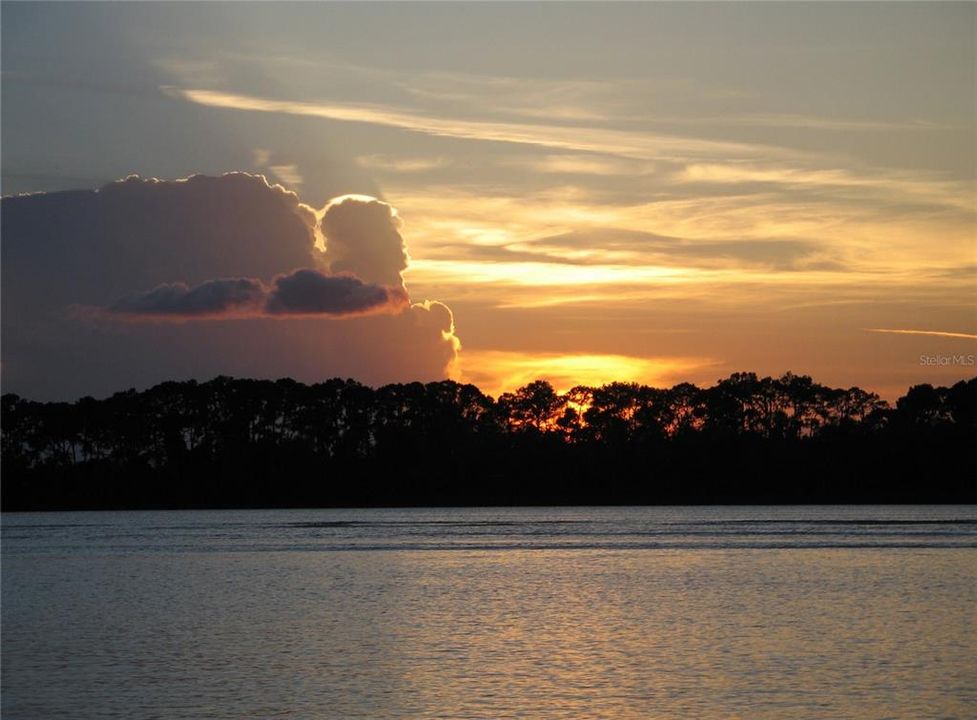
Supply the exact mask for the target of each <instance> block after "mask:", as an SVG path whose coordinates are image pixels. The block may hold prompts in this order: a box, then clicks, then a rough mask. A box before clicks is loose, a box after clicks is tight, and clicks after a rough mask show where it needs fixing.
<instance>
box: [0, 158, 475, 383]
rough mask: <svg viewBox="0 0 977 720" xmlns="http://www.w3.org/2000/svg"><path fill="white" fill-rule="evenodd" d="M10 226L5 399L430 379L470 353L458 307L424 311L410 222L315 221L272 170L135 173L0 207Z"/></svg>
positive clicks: (374, 216) (375, 206)
mask: <svg viewBox="0 0 977 720" xmlns="http://www.w3.org/2000/svg"><path fill="white" fill-rule="evenodd" d="M0 221H2V232H3V245H2V286H0V289H2V315H3V317H2V332H3V338H2V339H3V360H2V362H3V365H2V368H3V383H4V390H5V391H11V392H18V393H21V394H24V395H27V396H30V397H37V398H59V397H77V396H79V395H82V394H95V395H102V394H106V393H108V392H112V391H114V390H118V389H120V388H122V387H126V386H137V387H141V386H146V385H148V384H151V383H154V382H158V381H161V380H164V379H169V378H186V377H209V376H211V375H214V374H218V373H226V374H235V375H249V376H254V377H276V376H292V377H296V378H298V379H301V380H303V381H307V382H312V381H316V380H321V379H324V378H327V377H332V376H336V375H340V376H348V377H356V378H357V379H360V380H362V381H364V382H368V383H373V384H378V383H383V382H393V381H407V380H415V379H419V380H432V379H438V378H443V377H445V376H446V375H447V374H449V373H450V372H451V369H452V367H453V365H454V362H455V358H456V355H457V352H458V349H459V347H460V345H459V343H458V340H457V338H456V336H455V335H454V320H453V317H452V315H451V311H450V310H449V309H448V308H447V307H446V306H444V305H443V304H441V303H437V302H422V303H416V304H411V301H410V297H409V294H408V291H407V288H406V286H405V285H404V282H403V278H402V275H401V272H402V271H403V270H404V269H405V268H406V266H407V262H408V257H409V256H408V253H407V247H406V244H405V242H404V239H403V237H402V235H401V231H402V222H401V220H400V218H399V217H398V216H397V213H396V211H395V210H394V209H393V208H391V207H390V206H389V205H387V204H386V203H383V202H380V201H379V200H376V199H374V198H369V197H365V196H346V197H343V198H337V199H336V200H333V201H332V202H329V203H326V204H325V207H324V208H323V209H322V210H319V211H316V210H315V209H314V208H312V207H311V206H308V205H306V204H303V203H302V202H300V201H299V198H298V197H297V196H296V195H295V194H294V193H291V192H288V191H286V190H285V189H283V188H281V187H280V186H276V185H269V184H268V183H267V181H266V180H265V179H264V178H263V177H262V176H254V175H248V174H245V173H231V174H227V175H223V176H220V177H207V176H193V177H191V178H188V179H186V180H179V181H161V180H146V179H141V178H136V177H130V178H126V179H125V180H122V181H119V182H115V183H111V184H109V185H107V186H105V187H103V188H100V189H99V190H93V191H87V190H85V191H68V192H57V193H46V194H43V193H42V194H35V195H28V196H16V197H6V198H3V200H2V212H0ZM173 320H177V321H179V322H171V321H173ZM232 321H233V322H232Z"/></svg>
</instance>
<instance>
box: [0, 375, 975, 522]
mask: <svg viewBox="0 0 977 720" xmlns="http://www.w3.org/2000/svg"><path fill="white" fill-rule="evenodd" d="M0 441H2V470H3V484H2V506H3V509H4V510H25V509H56V508H138V507H146V508H149V507H259V506H278V507H281V506H324V507H325V506H364V505H365V506H377V505H473V504H485V505H508V504H611V503H614V504H617V503H634V504H644V503H760V502H776V503H786V502H973V501H977V491H975V485H974V481H973V478H975V477H977V442H975V441H977V378H973V379H971V380H967V381H961V382H958V383H956V384H955V385H953V386H952V387H933V386H931V385H917V386H914V387H911V388H910V389H909V390H908V392H907V393H906V395H905V396H903V397H901V398H899V400H898V401H897V402H896V403H895V406H894V407H890V406H889V404H887V403H886V402H884V401H882V400H881V399H879V397H878V396H877V395H875V394H872V393H869V392H866V391H864V390H861V389H859V388H848V389H838V388H830V387H826V386H823V385H820V384H818V383H816V382H814V381H813V380H812V379H811V378H810V377H806V376H798V375H793V374H791V373H788V374H786V375H784V376H783V377H780V378H772V377H758V376H757V375H756V374H754V373H735V374H733V375H731V376H729V377H728V378H725V379H722V380H720V381H719V382H717V383H716V384H715V385H714V386H712V387H710V388H699V387H696V386H695V385H691V384H688V383H682V384H680V385H676V386H675V387H672V388H668V389H661V388H652V387H647V386H644V385H638V384H635V383H619V382H615V383H610V384H607V385H603V386H601V387H585V386H578V387H575V388H572V389H571V390H569V391H567V392H565V393H562V394H560V393H558V392H556V391H555V390H554V389H553V387H552V386H551V385H550V384H549V383H548V382H546V381H543V380H537V381H535V382H532V383H529V384H528V385H526V386H525V387H522V388H520V389H518V390H517V391H515V392H512V393H504V394H503V395H501V396H500V397H499V398H498V400H494V399H493V398H491V397H489V396H487V395H485V394H483V393H482V392H481V391H480V390H479V389H478V388H476V387H474V386H473V385H464V384H460V383H457V382H453V381H447V380H446V381H441V382H433V383H428V384H421V383H408V384H397V385H386V386H384V387H381V388H378V389H372V388H370V387H367V386H364V385H361V384H359V383H357V382H355V381H352V380H340V379H333V380H328V381H326V382H322V383H317V384H315V385H303V384H301V383H298V382H295V381H293V380H289V379H283V380H277V381H268V380H246V379H232V378H228V377H218V378H215V379H213V380H210V381H208V382H196V381H192V380H191V381H186V382H166V383H162V384H160V385H157V386H155V387H153V388H150V389H148V390H146V391H144V392H136V391H134V390H127V391H124V392H120V393H116V394H115V395H112V396H111V397H108V398H106V399H104V400H95V399H93V398H90V397H86V398H82V399H80V400H78V401H77V402H74V403H65V402H52V403H40V402H33V401H30V400H26V399H24V398H21V397H18V396H17V395H12V394H7V395H4V396H3V397H2V429H0Z"/></svg>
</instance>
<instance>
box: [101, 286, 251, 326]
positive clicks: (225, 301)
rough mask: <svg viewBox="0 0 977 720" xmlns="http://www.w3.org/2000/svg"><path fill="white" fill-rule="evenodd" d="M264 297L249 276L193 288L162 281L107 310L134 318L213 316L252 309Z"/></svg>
mask: <svg viewBox="0 0 977 720" xmlns="http://www.w3.org/2000/svg"><path fill="white" fill-rule="evenodd" d="M264 296H265V288H264V286H262V284H261V282H260V281H258V280H253V279H251V278H227V279H221V280H209V281H207V282H205V283H201V284H200V285H196V286H194V287H189V286H188V285H187V284H186V283H182V282H176V283H164V284H163V285H158V286H156V287H155V288H153V289H152V290H150V291H149V292H145V293H139V294H137V295H130V296H129V297H126V298H123V299H122V300H119V301H118V302H116V303H114V304H113V305H112V306H111V307H109V311H110V312H113V313H118V314H120V315H130V316H136V317H138V316H142V315H148V316H173V317H215V316H220V315H223V314H225V313H229V312H234V311H240V310H243V309H246V308H249V307H250V308H252V309H254V308H256V307H257V305H258V303H260V302H261V300H262V299H263V298H264Z"/></svg>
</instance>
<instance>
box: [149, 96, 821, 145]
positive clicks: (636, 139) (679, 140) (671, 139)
mask: <svg viewBox="0 0 977 720" xmlns="http://www.w3.org/2000/svg"><path fill="white" fill-rule="evenodd" d="M161 90H162V91H163V92H164V93H165V94H167V95H169V96H171V97H175V98H180V99H183V100H186V101H188V102H191V103H195V104H197V105H203V106H205V107H215V108H225V109H228V110H244V111H252V112H268V113H278V114H283V115H298V116H305V117H316V118H322V119H326V120H341V121H346V122H359V123H368V124H371V125H379V126H385V127H394V128H400V129H402V130H409V131H411V132H416V133H422V134H424V135H431V136H435V137H448V138H459V139H464V140H480V141H488V142H504V143H512V144H515V145H533V146H537V147H546V148H554V149H558V150H578V151H585V152H597V153H607V154H610V155H617V156H620V157H626V158H633V159H639V160H653V159H658V158H675V159H685V160H687V159H690V158H712V159H719V158H723V159H728V158H757V157H759V158H766V159H771V158H787V157H797V156H798V155H803V154H804V153H801V152H799V151H788V150H785V149H783V148H778V147H774V146H770V145H749V144H747V143H739V142H730V141H723V140H709V139H702V138H695V137H681V136H678V135H668V134H665V133H648V132H632V131H628V130H616V129H611V128H603V127H576V126H569V125H556V124H550V125H541V124H534V123H526V122H502V121H492V120H467V119H461V118H445V117H436V116H433V115H425V114H423V113H420V112H416V111H414V110H408V109H404V108H400V107H390V106H383V105H363V104H352V103H341V102H339V103H337V102H333V103H326V102H305V101H299V100H279V99H271V98H262V97H257V96H254V95H244V94H238V93H228V92H221V91H218V90H205V89H201V88H181V87H173V86H164V87H161Z"/></svg>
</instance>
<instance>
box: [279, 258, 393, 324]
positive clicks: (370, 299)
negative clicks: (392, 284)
mask: <svg viewBox="0 0 977 720" xmlns="http://www.w3.org/2000/svg"><path fill="white" fill-rule="evenodd" d="M406 304H407V294H406V292H404V290H403V289H402V288H388V287H384V286H382V285H374V284H372V283H365V282H363V281H362V280H360V279H359V278H357V277H353V276H351V275H324V274H323V273H321V272H319V271H318V270H310V269H302V270H296V271H295V272H293V273H291V274H290V275H282V276H280V277H277V278H275V288H274V290H272V291H271V293H270V294H269V295H268V301H267V303H266V305H265V310H266V312H268V313H270V314H272V315H316V314H322V315H355V314H358V313H367V312H375V311H377V310H379V309H388V310H397V309H400V308H402V307H404V306H405V305H406Z"/></svg>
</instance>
